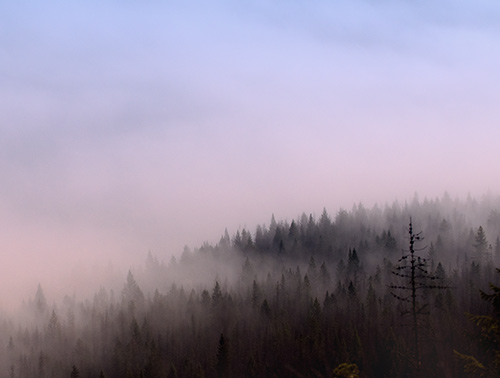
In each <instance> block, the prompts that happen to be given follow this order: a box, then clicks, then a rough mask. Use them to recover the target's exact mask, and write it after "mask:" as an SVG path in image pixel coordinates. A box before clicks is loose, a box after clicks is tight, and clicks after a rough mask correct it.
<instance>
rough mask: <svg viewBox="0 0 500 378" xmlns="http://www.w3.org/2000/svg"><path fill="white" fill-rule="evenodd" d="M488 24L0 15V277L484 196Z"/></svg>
mask: <svg viewBox="0 0 500 378" xmlns="http://www.w3.org/2000/svg"><path fill="white" fill-rule="evenodd" d="M499 16H500V5H499V4H498V3H497V2H494V1H479V2H474V3H470V2H466V1H437V2H436V1H423V2H419V3H412V2H409V1H404V2H393V1H389V0H388V1H380V2H369V1H361V0H358V1H349V2H347V1H339V2H335V3H332V2H328V1H322V0H318V1H311V2H307V3H301V2H298V1H292V2H283V1H276V2H264V1H255V2H242V3H237V4H235V3H231V2H229V1H221V2H217V3H213V4H203V3H201V2H195V1H193V2H191V1H189V2H183V3H182V4H165V3H162V2H159V1H152V2H148V3H133V2H114V1H104V2H95V1H90V2H85V3H84V2H78V1H77V2H71V4H70V3H67V2H62V1H51V2H48V3H32V2H29V1H20V2H15V3H3V4H1V5H0V31H1V32H0V78H1V81H2V85H1V86H0V109H1V114H2V115H1V118H0V119H1V121H2V126H1V127H0V156H1V159H0V172H1V174H2V177H3V181H2V185H1V186H0V210H1V211H0V225H1V227H2V230H3V232H2V238H1V239H0V240H1V242H0V247H1V248H2V250H3V251H4V253H3V256H4V260H3V262H2V266H3V268H2V272H1V273H2V275H3V277H4V278H5V279H6V280H7V281H8V280H12V281H16V282H17V281H19V280H21V281H22V282H26V280H27V278H26V277H24V276H26V275H28V276H30V277H37V276H38V275H40V276H43V275H44V274H46V273H47V272H60V271H64V270H65V269H66V268H67V266H70V265H73V264H75V263H76V262H78V261H85V262H87V263H89V264H92V261H117V260H120V261H127V262H130V261H136V260H135V259H136V258H140V259H142V258H143V257H144V256H145V255H146V254H147V252H148V251H149V250H150V251H152V252H153V253H154V254H156V255H158V256H161V257H162V258H165V259H168V258H169V257H170V256H171V255H172V254H180V253H181V252H182V248H183V246H184V245H188V246H189V247H191V248H195V247H198V246H199V245H200V244H201V243H203V242H204V241H209V242H211V243H213V242H216V241H217V240H218V238H219V237H220V235H221V234H222V233H223V231H224V229H225V228H228V230H229V232H230V233H233V232H235V231H236V230H237V229H238V228H240V227H247V228H248V229H249V230H250V231H252V232H253V231H254V228H255V226H256V225H257V224H261V223H263V222H268V221H269V219H270V217H271V214H275V216H276V218H279V219H288V220H291V219H295V218H296V217H297V216H299V215H300V214H301V213H302V212H306V213H315V214H316V215H319V214H320V213H321V211H322V209H323V208H326V209H327V211H328V212H329V213H330V214H335V212H336V211H338V209H339V208H346V209H350V208H351V207H352V205H353V204H357V203H363V204H364V205H365V206H366V207H371V206H373V205H374V204H375V203H378V204H379V205H380V206H383V205H384V204H385V203H389V204H390V203H392V202H393V201H394V200H399V201H402V202H404V201H405V200H411V199H412V198H413V195H414V193H418V195H419V197H420V199H424V198H429V199H434V198H436V197H442V195H443V194H444V193H445V192H446V191H447V192H448V193H449V194H450V196H451V197H452V198H455V197H460V198H465V197H466V196H467V195H468V194H469V193H470V194H471V195H472V196H474V197H476V198H479V197H480V196H482V195H484V194H486V193H488V192H491V193H494V194H497V193H500V180H499V178H498V175H497V174H496V169H495V165H494V164H495V163H496V162H498V161H500V149H499V148H498V146H497V144H498V140H500V128H499V127H498V125H497V123H498V122H497V120H498V113H497V111H496V107H497V104H496V100H497V95H496V93H497V91H498V88H499V84H500V75H499V74H498V66H499V63H500V48H499V47H500V26H499V25H500V24H499V23H498V19H499ZM26 266H29V267H30V268H29V269H27V268H25V267H26ZM23 269H26V270H23ZM51 269H54V270H51ZM26 272H27V273H26ZM52 278H53V279H57V275H56V277H52ZM33 279H35V278H33ZM23 280H24V281H23ZM8 282H10V281H8ZM24 284H27V283H24ZM30 285H31V283H30Z"/></svg>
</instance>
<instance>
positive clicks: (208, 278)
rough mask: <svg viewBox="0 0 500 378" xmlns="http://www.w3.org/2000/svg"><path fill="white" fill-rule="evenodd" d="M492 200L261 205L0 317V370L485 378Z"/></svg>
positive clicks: (495, 306)
mask: <svg viewBox="0 0 500 378" xmlns="http://www.w3.org/2000/svg"><path fill="white" fill-rule="evenodd" d="M498 266H500V197H495V196H493V195H487V196H484V197H482V198H481V199H479V200H477V199H474V198H471V197H469V198H467V199H464V200H461V199H452V198H451V197H450V196H449V195H447V194H445V195H444V196H443V197H442V198H436V199H424V200H419V199H418V197H415V198H414V199H413V200H412V201H408V202H405V203H404V204H400V203H399V202H394V203H393V204H387V205H385V206H378V205H375V206H374V207H372V208H369V209H368V208H365V207H364V206H363V205H361V204H357V205H354V206H353V208H352V209H351V210H349V211H348V210H343V209H341V210H339V211H338V212H336V213H335V214H333V215H330V214H329V213H328V212H327V210H326V209H325V210H324V211H323V212H322V213H321V214H320V215H318V216H316V215H314V214H305V213H304V214H302V215H300V216H298V217H297V219H293V220H279V219H276V218H275V216H274V215H272V216H271V220H270V221H269V223H268V224H261V225H258V226H257V227H256V229H255V230H247V229H245V228H241V229H238V230H236V232H235V233H234V234H232V235H230V234H229V232H228V231H227V230H226V231H224V232H223V233H222V236H221V238H220V241H219V242H218V243H215V244H214V245H212V244H210V243H204V244H203V245H201V246H199V247H197V248H193V249H191V248H189V247H185V249H184V251H183V252H182V253H179V254H178V255H177V257H175V255H174V256H173V257H172V256H171V255H168V256H166V255H163V254H162V253H158V252H155V253H153V252H149V253H147V255H146V253H145V256H144V264H143V265H142V266H140V267H134V268H132V267H131V269H130V270H129V271H128V273H127V274H126V276H124V277H123V280H122V282H121V283H120V285H119V286H118V287H104V286H103V287H101V288H100V289H99V290H98V291H97V292H95V294H94V295H93V297H89V298H79V297H76V296H75V295H73V294H71V293H68V295H66V296H64V297H63V298H55V299H53V300H52V299H51V300H48V299H47V298H49V297H51V294H50V293H48V292H45V291H44V284H43V282H41V283H40V284H39V285H38V287H34V288H33V295H32V296H31V297H30V298H20V302H21V301H22V304H21V305H20V309H19V311H18V312H16V313H15V314H14V315H10V314H7V313H5V314H2V315H1V318H0V369H1V370H0V377H19V378H24V377H26V378H27V377H38V378H58V377H71V378H75V377H85V378H87V377H89V378H90V377H92V378H99V377H107V378H129V377H148V378H160V377H169V378H173V377H207V378H209V377H343V378H347V377H380V378H383V377H387V378H388V377H498V376H500V331H499V329H500V289H499V288H498V287H499V286H500V274H499V271H497V269H496V267H498Z"/></svg>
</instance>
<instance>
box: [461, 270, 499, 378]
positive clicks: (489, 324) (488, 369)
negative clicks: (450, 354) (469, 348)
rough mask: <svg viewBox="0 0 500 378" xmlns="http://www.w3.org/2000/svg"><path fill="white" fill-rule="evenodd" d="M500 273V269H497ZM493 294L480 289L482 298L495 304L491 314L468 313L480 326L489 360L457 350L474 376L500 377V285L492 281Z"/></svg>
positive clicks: (473, 321)
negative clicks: (481, 359) (481, 360)
mask: <svg viewBox="0 0 500 378" xmlns="http://www.w3.org/2000/svg"><path fill="white" fill-rule="evenodd" d="M496 271H497V273H498V274H500V269H498V268H497V269H496ZM490 290H491V291H492V293H491V294H488V293H485V292H484V291H482V290H480V295H481V299H483V300H484V301H486V302H489V303H491V304H492V305H493V313H492V314H491V315H472V314H467V318H468V319H469V320H470V321H471V322H472V323H474V324H475V325H476V327H478V328H479V334H480V337H479V340H480V344H481V347H482V348H483V350H484V352H485V354H486V358H487V360H488V361H485V362H484V363H482V362H480V361H479V360H478V359H476V358H475V357H474V356H471V355H465V354H461V353H459V352H457V351H456V350H455V351H454V352H455V355H457V357H458V358H459V359H460V360H461V361H462V363H463V365H464V370H465V372H466V373H468V374H470V375H471V376H473V377H479V378H483V377H484V378H494V377H500V287H498V286H495V285H493V284H492V283H490Z"/></svg>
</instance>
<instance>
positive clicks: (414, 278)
mask: <svg viewBox="0 0 500 378" xmlns="http://www.w3.org/2000/svg"><path fill="white" fill-rule="evenodd" d="M408 234H409V239H410V240H409V250H408V254H406V255H403V257H401V258H400V259H399V261H398V262H399V265H397V266H396V269H395V270H394V271H393V272H392V273H393V274H394V275H396V276H398V277H400V278H401V279H402V280H403V283H402V284H400V285H394V284H391V285H390V286H389V287H390V288H391V289H393V290H397V291H398V292H403V294H401V295H399V294H396V293H394V292H392V293H391V294H392V295H393V296H394V297H395V298H397V299H398V300H400V301H401V302H403V303H409V304H410V310H408V311H404V312H403V313H402V315H405V314H410V315H411V317H412V328H413V348H414V353H415V356H414V358H415V360H414V363H415V367H416V370H417V372H418V371H419V370H420V367H421V358H420V357H421V356H420V345H419V338H420V336H419V326H418V321H417V317H418V316H419V315H421V314H423V313H424V310H425V309H426V308H427V304H426V303H420V302H419V297H421V295H419V294H418V293H417V292H419V291H420V290H423V289H446V288H447V286H444V285H435V284H430V283H429V282H430V281H432V280H436V279H438V277H436V276H432V275H430V274H429V273H428V272H427V270H426V260H425V259H422V258H420V257H419V256H416V254H415V252H418V251H422V250H424V249H425V247H424V248H420V249H416V248H415V243H416V242H418V241H421V240H423V237H422V235H421V234H422V233H421V232H419V233H417V234H415V233H413V224H412V220H411V218H410V224H409V227H408ZM408 263H409V264H408ZM407 292H410V294H409V295H407V294H405V293H407Z"/></svg>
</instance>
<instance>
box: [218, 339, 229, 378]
mask: <svg viewBox="0 0 500 378" xmlns="http://www.w3.org/2000/svg"><path fill="white" fill-rule="evenodd" d="M228 354H229V352H228V345H227V342H226V340H225V339H224V335H223V334H222V333H221V335H220V338H219V347H218V349H217V376H218V377H227V376H228V368H229V356H228Z"/></svg>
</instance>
